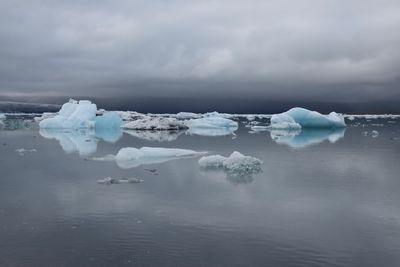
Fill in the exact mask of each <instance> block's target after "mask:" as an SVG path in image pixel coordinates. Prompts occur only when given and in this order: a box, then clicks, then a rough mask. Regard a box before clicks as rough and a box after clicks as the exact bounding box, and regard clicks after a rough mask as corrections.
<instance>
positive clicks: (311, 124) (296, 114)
mask: <svg viewBox="0 0 400 267" xmlns="http://www.w3.org/2000/svg"><path fill="white" fill-rule="evenodd" d="M343 127H346V123H345V121H344V117H343V116H342V115H340V114H338V113H336V112H331V113H329V114H328V115H322V114H321V113H318V112H316V111H310V110H308V109H305V108H292V109H290V110H288V111H286V112H284V113H280V114H274V115H272V117H271V125H270V128H271V129H300V128H343Z"/></svg>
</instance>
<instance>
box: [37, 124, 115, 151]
mask: <svg viewBox="0 0 400 267" xmlns="http://www.w3.org/2000/svg"><path fill="white" fill-rule="evenodd" d="M39 133H40V135H41V136H42V137H44V138H46V139H56V140H57V141H58V142H60V145H61V147H62V149H63V150H64V151H65V152H66V153H73V152H78V153H79V155H80V156H89V155H91V154H93V153H95V152H96V151H97V143H98V142H99V140H103V141H105V142H109V143H114V142H116V141H118V139H119V138H121V136H122V132H121V130H120V129H96V130H95V129H79V130H72V129H71V130H66V129H45V128H41V129H40V130H39Z"/></svg>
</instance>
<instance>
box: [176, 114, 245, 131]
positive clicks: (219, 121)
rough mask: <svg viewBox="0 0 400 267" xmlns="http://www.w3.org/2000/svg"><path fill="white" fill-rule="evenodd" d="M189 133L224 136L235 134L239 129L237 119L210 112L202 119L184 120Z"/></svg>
mask: <svg viewBox="0 0 400 267" xmlns="http://www.w3.org/2000/svg"><path fill="white" fill-rule="evenodd" d="M184 123H185V125H186V126H187V127H189V130H188V131H187V133H189V134H197V135H205V136H223V135H230V134H233V133H234V132H235V131H236V130H237V129H238V123H237V122H236V121H233V120H230V119H226V118H223V117H221V116H220V115H219V114H218V113H209V114H208V115H207V116H206V117H204V118H200V119H190V120H187V121H185V122H184Z"/></svg>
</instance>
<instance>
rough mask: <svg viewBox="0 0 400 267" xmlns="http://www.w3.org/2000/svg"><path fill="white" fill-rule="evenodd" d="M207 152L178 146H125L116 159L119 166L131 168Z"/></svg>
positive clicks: (191, 156) (196, 155)
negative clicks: (138, 147)
mask: <svg viewBox="0 0 400 267" xmlns="http://www.w3.org/2000/svg"><path fill="white" fill-rule="evenodd" d="M206 153H207V152H197V151H194V150H189V149H178V148H162V147H142V148H140V149H137V148H134V147H125V148H122V149H120V150H119V151H118V153H117V155H116V156H115V161H116V163H117V165H118V166H119V167H121V168H123V169H129V168H134V167H138V166H140V165H145V164H154V163H163V162H167V161H171V160H177V159H184V158H193V157H198V156H201V155H204V154H206Z"/></svg>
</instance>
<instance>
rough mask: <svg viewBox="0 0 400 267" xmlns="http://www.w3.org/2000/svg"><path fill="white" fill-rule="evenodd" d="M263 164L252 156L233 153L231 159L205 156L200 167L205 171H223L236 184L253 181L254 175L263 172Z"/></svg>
mask: <svg viewBox="0 0 400 267" xmlns="http://www.w3.org/2000/svg"><path fill="white" fill-rule="evenodd" d="M262 163H263V162H262V161H261V160H260V159H258V158H255V157H252V156H245V155H243V154H241V153H240V152H237V151H235V152H233V153H232V154H231V155H230V156H229V157H224V156H221V155H211V156H204V157H202V158H200V160H199V165H200V167H201V168H202V169H204V170H216V169H217V170H218V169H220V170H223V171H225V172H226V173H227V177H228V179H231V181H232V182H235V183H243V182H250V181H252V176H253V174H256V173H259V172H260V171H261V164H262Z"/></svg>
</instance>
